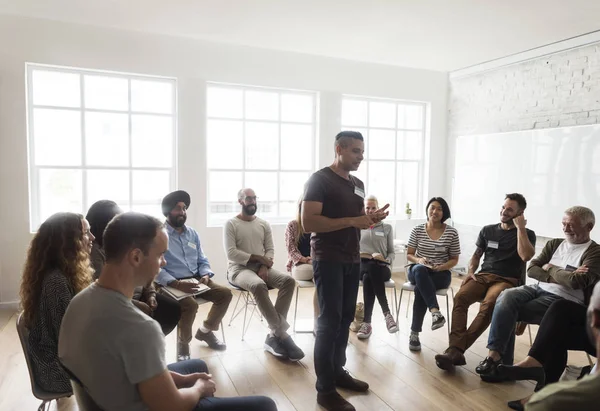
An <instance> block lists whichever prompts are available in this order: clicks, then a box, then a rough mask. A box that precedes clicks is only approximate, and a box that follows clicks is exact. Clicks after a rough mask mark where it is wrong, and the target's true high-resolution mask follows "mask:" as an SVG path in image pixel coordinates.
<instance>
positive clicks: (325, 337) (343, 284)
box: [313, 260, 360, 393]
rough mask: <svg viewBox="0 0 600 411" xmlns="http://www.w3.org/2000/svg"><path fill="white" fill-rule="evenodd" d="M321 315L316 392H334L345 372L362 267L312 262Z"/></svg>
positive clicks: (318, 325)
mask: <svg viewBox="0 0 600 411" xmlns="http://www.w3.org/2000/svg"><path fill="white" fill-rule="evenodd" d="M313 271H314V278H315V285H316V287H317V295H318V297H319V307H320V309H321V314H320V315H319V319H318V321H317V337H316V340H315V354H314V358H315V359H314V361H315V372H316V374H317V384H316V388H317V391H318V392H320V393H330V392H333V391H335V380H336V378H337V377H338V376H339V375H341V374H342V373H343V372H344V369H343V367H344V365H346V346H347V345H348V333H349V327H350V323H351V322H352V320H353V319H354V312H355V310H356V297H357V295H358V284H359V275H360V264H359V263H356V264H352V263H336V262H332V261H316V260H313Z"/></svg>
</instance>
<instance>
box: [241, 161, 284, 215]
mask: <svg viewBox="0 0 600 411" xmlns="http://www.w3.org/2000/svg"><path fill="white" fill-rule="evenodd" d="M244 185H245V186H246V187H248V188H251V189H253V190H254V192H255V193H256V196H257V197H258V200H257V206H258V211H257V212H256V213H257V214H258V216H259V217H262V218H265V217H275V216H277V173H276V172H270V173H269V172H264V173H261V172H248V173H246V180H245V182H244Z"/></svg>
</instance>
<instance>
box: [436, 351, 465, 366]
mask: <svg viewBox="0 0 600 411" xmlns="http://www.w3.org/2000/svg"><path fill="white" fill-rule="evenodd" d="M466 363H467V361H466V360H465V356H464V355H463V353H461V352H460V351H459V350H458V349H457V348H454V347H449V348H447V349H446V351H444V353H443V354H438V355H436V356H435V364H436V365H437V366H438V368H441V369H442V370H445V371H452V370H453V369H454V366H456V365H465V364H466Z"/></svg>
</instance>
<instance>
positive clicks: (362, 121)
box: [342, 99, 367, 127]
mask: <svg viewBox="0 0 600 411" xmlns="http://www.w3.org/2000/svg"><path fill="white" fill-rule="evenodd" d="M342 125H343V126H359V127H366V126H367V102H366V101H360V100H349V99H343V100H342Z"/></svg>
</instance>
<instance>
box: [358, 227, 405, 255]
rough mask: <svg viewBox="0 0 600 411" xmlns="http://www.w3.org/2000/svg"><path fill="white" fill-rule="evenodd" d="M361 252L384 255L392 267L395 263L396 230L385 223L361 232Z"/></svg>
mask: <svg viewBox="0 0 600 411" xmlns="http://www.w3.org/2000/svg"><path fill="white" fill-rule="evenodd" d="M360 252H361V253H367V254H373V253H379V254H381V255H383V258H385V259H386V261H387V262H388V263H390V265H392V264H393V262H394V257H395V256H396V254H395V253H394V230H393V229H392V226H391V225H389V224H385V223H383V222H381V223H378V224H375V225H374V226H373V228H369V229H366V230H361V231H360Z"/></svg>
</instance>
